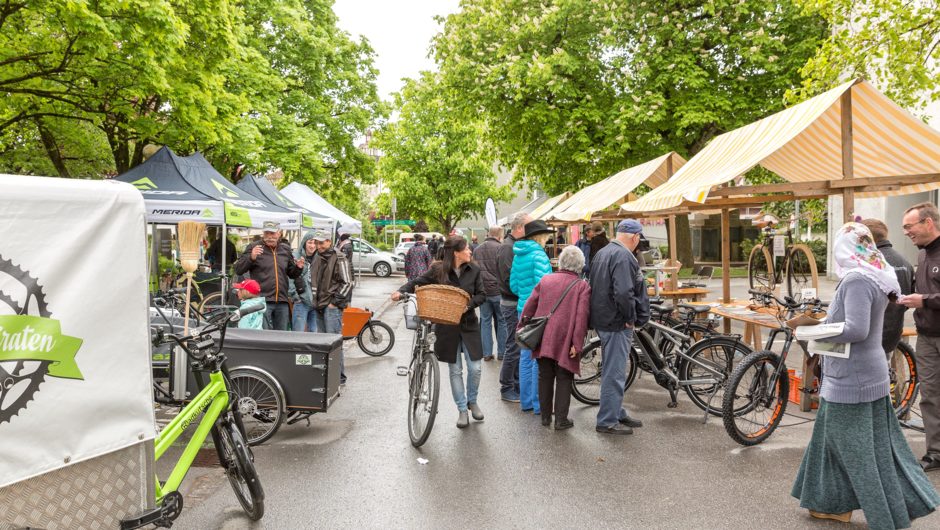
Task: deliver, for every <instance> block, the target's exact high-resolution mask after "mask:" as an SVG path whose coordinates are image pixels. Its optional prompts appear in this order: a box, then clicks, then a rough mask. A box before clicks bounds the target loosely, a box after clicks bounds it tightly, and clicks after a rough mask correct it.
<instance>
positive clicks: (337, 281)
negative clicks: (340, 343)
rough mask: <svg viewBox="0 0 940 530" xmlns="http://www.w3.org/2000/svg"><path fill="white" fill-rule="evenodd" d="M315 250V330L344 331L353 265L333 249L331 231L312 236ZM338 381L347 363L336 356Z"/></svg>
mask: <svg viewBox="0 0 940 530" xmlns="http://www.w3.org/2000/svg"><path fill="white" fill-rule="evenodd" d="M313 240H314V241H315V242H316V244H317V253H316V254H314V255H313V263H311V264H310V286H311V287H312V288H313V292H312V293H311V299H312V300H313V311H314V313H315V314H316V317H315V319H316V323H317V333H336V334H342V333H343V309H345V308H346V305H347V304H348V303H349V294H350V292H351V291H352V268H351V267H350V265H349V261H348V260H347V259H346V255H345V254H343V253H342V252H337V251H336V249H335V248H333V241H332V240H331V239H330V233H329V232H327V231H325V230H319V231H317V233H316V234H314V236H313ZM339 382H340V384H346V363H345V359H344V358H343V354H342V352H340V357H339Z"/></svg>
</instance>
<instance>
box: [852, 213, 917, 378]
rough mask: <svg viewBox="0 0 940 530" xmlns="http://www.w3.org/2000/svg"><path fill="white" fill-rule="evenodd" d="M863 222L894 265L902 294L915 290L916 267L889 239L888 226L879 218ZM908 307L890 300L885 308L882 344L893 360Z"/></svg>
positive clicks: (887, 258)
mask: <svg viewBox="0 0 940 530" xmlns="http://www.w3.org/2000/svg"><path fill="white" fill-rule="evenodd" d="M862 224H863V225H865V226H867V227H868V229H869V230H871V235H872V237H873V238H874V239H875V245H876V246H877V247H878V250H880V251H881V253H882V254H883V255H884V257H885V261H887V262H888V265H891V266H892V267H894V274H895V275H896V276H897V277H898V284H899V285H900V286H901V294H904V295H907V294H911V293H912V292H913V287H914V267H913V266H911V264H910V262H908V261H907V260H906V259H904V256H902V255H901V254H900V253H899V252H898V251H897V250H894V246H892V245H891V242H890V241H888V226H887V225H885V224H884V222H882V221H880V220H878V219H864V220H862ZM905 312H907V308H906V307H904V306H903V305H901V304H898V303H895V302H890V301H889V302H888V307H887V309H885V323H884V328H883V329H882V331H881V345H882V347H883V348H884V350H885V355H887V357H888V362H889V363H890V362H891V355H892V354H893V353H894V349H895V348H897V347H898V343H899V342H901V333H903V332H904V313H905Z"/></svg>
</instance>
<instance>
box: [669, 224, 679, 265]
mask: <svg viewBox="0 0 940 530" xmlns="http://www.w3.org/2000/svg"><path fill="white" fill-rule="evenodd" d="M678 253H679V249H678V248H677V243H676V216H675V215H670V216H669V259H670V260H671V261H672V262H673V263H675V261H676V259H677V258H676V255H677V254H678Z"/></svg>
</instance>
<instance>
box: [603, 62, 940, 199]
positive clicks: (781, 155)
mask: <svg viewBox="0 0 940 530" xmlns="http://www.w3.org/2000/svg"><path fill="white" fill-rule="evenodd" d="M848 90H851V91H852V94H851V99H852V129H853V159H854V176H855V178H877V177H893V176H897V177H901V176H909V175H927V174H935V173H940V132H938V131H936V130H934V129H931V128H930V127H929V126H927V125H926V124H925V123H923V122H922V121H920V120H918V119H917V118H915V117H914V116H912V115H911V114H910V113H909V112H907V111H905V110H904V109H902V108H900V107H899V106H898V105H896V104H895V103H894V102H893V101H891V100H890V99H888V98H887V97H886V96H885V95H884V94H882V93H881V92H879V91H878V90H876V89H875V88H874V87H872V86H871V85H870V84H869V83H868V82H866V81H861V80H855V81H851V82H848V83H845V84H844V85H841V86H839V87H836V88H834V89H832V90H830V91H828V92H825V93H823V94H820V95H818V96H816V97H814V98H812V99H809V100H807V101H804V102H803V103H800V104H799V105H795V106H793V107H791V108H789V109H786V110H784V111H781V112H778V113H777V114H774V115H772V116H769V117H767V118H764V119H762V120H760V121H757V122H754V123H751V124H750V125H746V126H744V127H741V128H739V129H735V130H734V131H731V132H729V133H725V134H723V135H721V136H718V137H716V138H715V139H714V140H712V141H711V143H709V144H708V146H706V147H705V148H704V149H702V151H701V152H699V153H698V154H697V155H695V156H694V157H693V158H692V159H691V160H689V162H688V163H687V164H686V165H685V166H683V167H682V169H681V170H679V171H677V172H676V174H675V175H674V176H673V178H671V179H670V180H669V181H668V182H666V183H665V184H663V185H662V186H660V187H658V188H656V189H655V190H653V191H652V192H650V193H649V194H647V195H645V196H644V197H641V198H640V199H638V200H635V201H632V202H628V203H626V204H623V205H622V206H621V209H622V210H623V211H626V212H657V211H662V210H669V209H672V208H676V207H679V206H682V205H684V204H686V205H688V204H704V203H705V201H706V199H707V198H708V194H709V192H710V191H711V189H712V188H713V187H714V186H717V185H720V184H724V183H726V182H728V181H730V180H732V179H734V178H736V177H738V176H740V175H742V174H744V173H745V172H747V171H748V170H749V169H751V168H752V167H754V166H756V165H761V166H763V167H765V168H767V169H769V170H771V171H773V172H774V173H776V174H778V175H780V176H781V177H783V178H785V179H786V180H788V181H790V182H797V183H798V182H813V181H825V180H841V179H842V178H843V176H842V141H841V138H842V136H841V130H842V128H841V112H842V95H843V94H844V93H845V92H846V91H848ZM937 188H940V182H930V183H925V184H915V185H908V186H901V187H900V188H898V189H895V190H891V191H881V192H871V193H859V194H858V195H857V196H858V197H866V196H885V195H904V194H908V193H917V192H921V191H928V190H933V189H937Z"/></svg>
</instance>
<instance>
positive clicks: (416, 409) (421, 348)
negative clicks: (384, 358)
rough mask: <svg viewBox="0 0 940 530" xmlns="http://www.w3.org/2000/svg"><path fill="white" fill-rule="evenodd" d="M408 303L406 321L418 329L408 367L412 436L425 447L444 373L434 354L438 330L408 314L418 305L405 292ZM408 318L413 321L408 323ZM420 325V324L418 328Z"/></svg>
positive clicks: (435, 413) (414, 440)
mask: <svg viewBox="0 0 940 530" xmlns="http://www.w3.org/2000/svg"><path fill="white" fill-rule="evenodd" d="M401 296H402V298H401V301H402V303H403V304H405V320H406V324H407V325H408V327H409V329H412V328H417V329H415V338H414V345H413V346H412V348H411V364H410V365H409V366H408V436H409V437H410V438H411V445H413V446H414V447H421V446H422V445H424V442H426V441H427V440H428V437H429V436H431V429H432V428H434V418H435V417H436V416H437V403H438V399H439V397H440V396H439V394H440V386H441V373H440V366H439V365H438V362H437V355H435V354H434V348H433V344H434V331H433V330H432V329H431V326H432V324H431V322H429V321H427V320H423V319H418V317H417V316H416V315H409V314H408V312H409V311H408V305H407V304H414V303H416V299H415V296H414V295H413V294H409V293H401ZM408 319H412V320H411V321H408ZM415 324H416V325H415Z"/></svg>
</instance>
